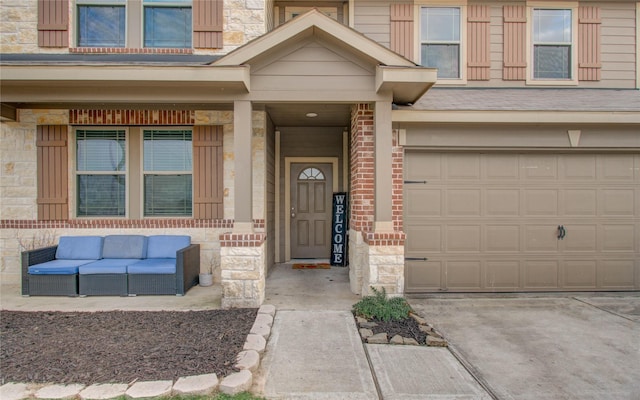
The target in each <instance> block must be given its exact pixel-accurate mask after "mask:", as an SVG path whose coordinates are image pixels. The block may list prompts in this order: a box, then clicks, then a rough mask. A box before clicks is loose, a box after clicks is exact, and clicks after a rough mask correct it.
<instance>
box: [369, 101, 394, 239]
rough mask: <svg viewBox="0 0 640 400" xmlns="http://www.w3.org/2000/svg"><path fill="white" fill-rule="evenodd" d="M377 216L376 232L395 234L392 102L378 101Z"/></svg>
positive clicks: (376, 143)
mask: <svg viewBox="0 0 640 400" xmlns="http://www.w3.org/2000/svg"><path fill="white" fill-rule="evenodd" d="M373 122H374V140H375V142H374V143H375V174H376V175H375V202H374V205H375V215H374V226H373V230H374V232H393V218H392V201H393V190H392V188H393V180H392V177H393V162H392V161H393V159H392V149H393V135H392V130H391V102H390V101H377V102H376V105H375V111H374V119H373Z"/></svg>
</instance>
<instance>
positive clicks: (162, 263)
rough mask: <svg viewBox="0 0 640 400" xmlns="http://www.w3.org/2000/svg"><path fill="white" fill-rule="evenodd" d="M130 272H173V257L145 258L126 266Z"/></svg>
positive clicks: (174, 267)
mask: <svg viewBox="0 0 640 400" xmlns="http://www.w3.org/2000/svg"><path fill="white" fill-rule="evenodd" d="M127 272H128V273H130V274H175V273H176V259H175V258H147V259H146V260H142V261H138V262H137V263H135V264H131V265H129V266H128V267H127Z"/></svg>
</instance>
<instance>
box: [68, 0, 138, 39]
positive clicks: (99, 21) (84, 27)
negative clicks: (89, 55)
mask: <svg viewBox="0 0 640 400" xmlns="http://www.w3.org/2000/svg"><path fill="white" fill-rule="evenodd" d="M77 4H78V17H77V21H78V46H79V47H125V40H126V37H125V34H126V22H125V21H126V18H125V11H126V8H125V0H103V1H96V0H92V1H83V0H78V3H77Z"/></svg>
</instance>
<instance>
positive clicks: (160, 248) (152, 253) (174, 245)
mask: <svg viewBox="0 0 640 400" xmlns="http://www.w3.org/2000/svg"><path fill="white" fill-rule="evenodd" d="M190 244H191V237H190V236H182V235H156V236H149V239H148V244H147V258H176V251H178V250H180V249H184V248H185V247H187V246H189V245H190Z"/></svg>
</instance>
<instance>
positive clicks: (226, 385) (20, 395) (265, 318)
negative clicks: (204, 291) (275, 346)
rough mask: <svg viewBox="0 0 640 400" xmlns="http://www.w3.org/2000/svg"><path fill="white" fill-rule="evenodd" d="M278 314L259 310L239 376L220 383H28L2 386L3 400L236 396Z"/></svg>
mask: <svg viewBox="0 0 640 400" xmlns="http://www.w3.org/2000/svg"><path fill="white" fill-rule="evenodd" d="M275 314H276V308H275V306H273V305H268V304H265V305H262V306H261V307H260V308H259V309H258V314H257V315H256V320H255V322H254V323H253V326H252V327H251V330H250V331H249V334H248V335H247V339H246V341H245V344H244V348H243V350H242V351H241V352H240V354H238V357H237V360H236V362H237V364H236V365H235V366H234V367H235V368H237V369H239V370H240V371H239V372H235V373H232V374H230V375H227V376H226V377H224V378H222V379H221V380H219V379H218V377H217V376H216V374H214V373H213V374H205V375H197V376H188V377H183V378H179V379H178V380H177V381H175V382H173V381H171V380H166V381H145V382H135V381H134V382H131V383H128V384H127V383H108V384H93V385H90V386H85V385H82V384H69V385H59V384H51V385H45V386H42V385H37V384H26V383H7V384H4V385H2V386H0V398H1V399H2V400H21V399H32V398H36V399H68V398H79V399H81V400H105V399H112V398H115V397H122V396H126V397H128V398H132V399H143V398H149V397H161V396H169V395H171V394H193V395H208V394H211V393H213V392H215V391H216V390H217V391H220V392H222V393H225V394H229V395H234V394H237V393H241V392H244V391H248V390H250V389H251V385H252V384H253V373H254V372H256V371H257V370H258V367H259V366H260V359H261V357H262V354H263V353H264V350H265V348H266V346H267V340H268V339H269V336H270V335H271V327H272V325H273V319H274V317H275Z"/></svg>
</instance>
